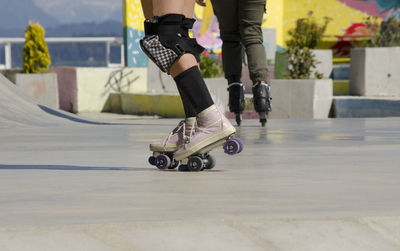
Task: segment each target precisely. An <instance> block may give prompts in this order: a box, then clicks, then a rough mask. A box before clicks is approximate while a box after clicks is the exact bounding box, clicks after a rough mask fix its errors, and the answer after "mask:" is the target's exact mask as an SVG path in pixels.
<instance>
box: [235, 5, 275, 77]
mask: <svg viewBox="0 0 400 251" xmlns="http://www.w3.org/2000/svg"><path fill="white" fill-rule="evenodd" d="M265 4H266V0H241V1H240V3H239V6H240V7H239V20H240V21H239V29H240V36H241V41H242V44H243V45H244V47H245V49H246V54H247V60H248V65H249V71H250V78H251V80H252V81H253V83H257V82H261V81H264V82H266V81H267V75H268V71H267V57H266V53H265V49H264V46H263V34H262V29H261V25H262V20H263V15H264V10H265Z"/></svg>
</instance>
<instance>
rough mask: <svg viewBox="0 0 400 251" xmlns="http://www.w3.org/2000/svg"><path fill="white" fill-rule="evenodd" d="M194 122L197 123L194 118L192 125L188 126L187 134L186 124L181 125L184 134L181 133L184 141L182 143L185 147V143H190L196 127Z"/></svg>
mask: <svg viewBox="0 0 400 251" xmlns="http://www.w3.org/2000/svg"><path fill="white" fill-rule="evenodd" d="M196 124H197V121H196V120H195V121H193V124H192V127H191V128H190V132H189V135H186V124H185V125H183V126H184V129H183V131H184V134H183V136H184V141H185V144H184V145H185V147H186V145H187V144H189V143H190V140H191V139H192V137H193V135H194V133H195V132H196V127H197V126H196Z"/></svg>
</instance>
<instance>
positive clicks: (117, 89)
mask: <svg viewBox="0 0 400 251" xmlns="http://www.w3.org/2000/svg"><path fill="white" fill-rule="evenodd" d="M55 71H56V72H57V73H58V75H59V76H58V80H59V86H60V90H64V91H65V93H63V94H62V95H61V96H62V97H61V98H60V99H61V101H62V102H61V103H60V106H61V108H62V109H66V110H67V111H71V112H101V111H104V110H106V109H107V108H108V105H109V104H108V103H109V98H110V94H112V93H121V92H127V93H130V92H132V93H133V92H134V93H146V92H147V68H139V67H135V68H133V67H132V68H130V67H128V68H100V67H96V68H88V67H74V68H71V67H56V68H55Z"/></svg>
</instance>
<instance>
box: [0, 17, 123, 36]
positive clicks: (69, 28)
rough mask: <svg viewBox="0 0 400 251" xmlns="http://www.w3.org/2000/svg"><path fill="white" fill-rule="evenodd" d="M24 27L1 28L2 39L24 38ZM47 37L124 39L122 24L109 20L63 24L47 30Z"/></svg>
mask: <svg viewBox="0 0 400 251" xmlns="http://www.w3.org/2000/svg"><path fill="white" fill-rule="evenodd" d="M24 30H25V28H24V27H20V28H14V29H7V28H6V29H3V28H0V37H23V36H24ZM45 31H46V37H122V36H123V28H122V23H121V22H118V21H114V20H107V21H104V22H101V23H94V22H87V23H80V24H61V25H57V26H51V27H47V28H45Z"/></svg>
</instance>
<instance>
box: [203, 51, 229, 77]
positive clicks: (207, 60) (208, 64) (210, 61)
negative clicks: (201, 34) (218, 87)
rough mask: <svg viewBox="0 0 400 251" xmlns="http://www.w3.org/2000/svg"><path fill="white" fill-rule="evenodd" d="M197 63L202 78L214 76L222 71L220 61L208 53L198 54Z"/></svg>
mask: <svg viewBox="0 0 400 251" xmlns="http://www.w3.org/2000/svg"><path fill="white" fill-rule="evenodd" d="M199 65H200V72H201V75H202V76H203V78H215V77H216V76H217V75H218V74H221V73H222V72H223V70H222V64H221V62H220V61H219V60H218V59H214V58H213V57H210V56H208V55H204V54H202V55H200V63H199Z"/></svg>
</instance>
